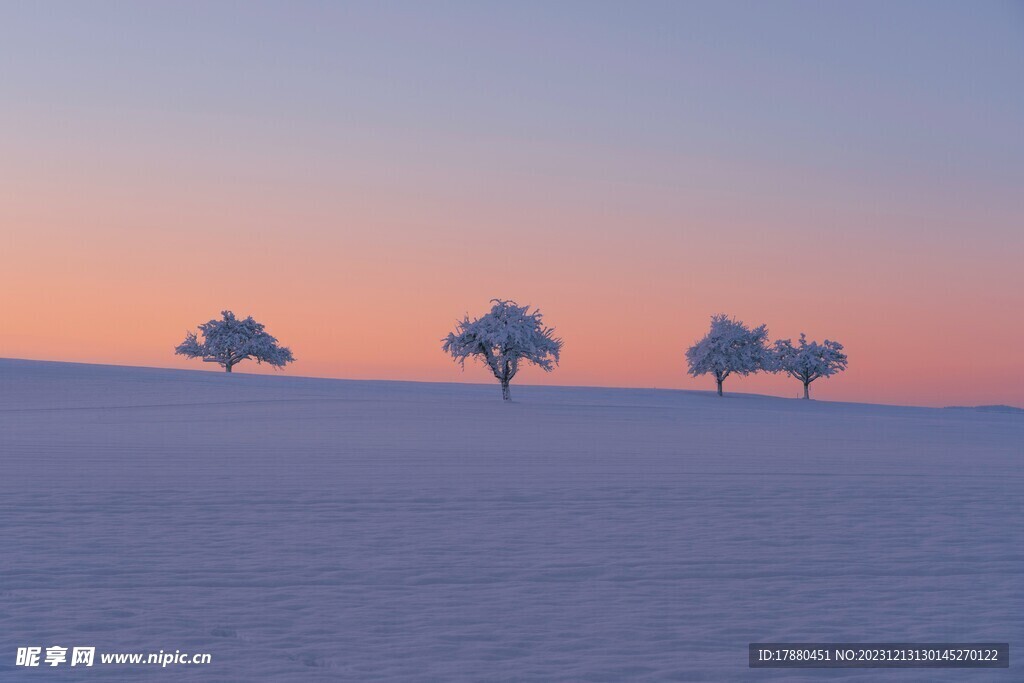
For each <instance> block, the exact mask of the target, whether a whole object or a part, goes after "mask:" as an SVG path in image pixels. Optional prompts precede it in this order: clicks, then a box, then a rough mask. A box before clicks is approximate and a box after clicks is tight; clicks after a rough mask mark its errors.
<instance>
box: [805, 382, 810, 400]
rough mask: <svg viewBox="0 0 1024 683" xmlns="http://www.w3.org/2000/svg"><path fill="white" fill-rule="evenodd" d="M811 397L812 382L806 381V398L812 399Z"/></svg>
mask: <svg viewBox="0 0 1024 683" xmlns="http://www.w3.org/2000/svg"><path fill="white" fill-rule="evenodd" d="M810 398H811V383H810V382H804V400H805V401H806V400H810Z"/></svg>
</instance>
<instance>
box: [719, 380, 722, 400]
mask: <svg viewBox="0 0 1024 683" xmlns="http://www.w3.org/2000/svg"><path fill="white" fill-rule="evenodd" d="M718 395H719V396H721V395H722V380H718Z"/></svg>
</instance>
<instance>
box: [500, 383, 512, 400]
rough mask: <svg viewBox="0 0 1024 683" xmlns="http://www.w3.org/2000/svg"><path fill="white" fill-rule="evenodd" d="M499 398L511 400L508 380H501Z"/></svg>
mask: <svg viewBox="0 0 1024 683" xmlns="http://www.w3.org/2000/svg"><path fill="white" fill-rule="evenodd" d="M501 398H502V400H503V401H511V400H512V393H511V392H510V391H509V390H508V380H507V379H503V380H501Z"/></svg>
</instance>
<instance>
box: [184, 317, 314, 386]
mask: <svg viewBox="0 0 1024 683" xmlns="http://www.w3.org/2000/svg"><path fill="white" fill-rule="evenodd" d="M221 316H223V317H222V318H221V319H220V320H217V319H216V318H215V319H213V320H210V321H208V322H205V323H203V324H202V325H200V326H199V332H200V334H202V336H203V339H202V340H201V341H200V339H199V337H198V335H196V333H195V332H189V333H188V334H186V335H185V341H183V342H181V343H180V344H178V346H177V347H175V349H174V353H176V354H178V355H180V356H187V357H188V358H202V359H203V361H205V362H207V363H219V364H220V365H221V366H223V367H224V371H225V372H231V368H232V367H234V366H235V365H237V364H238V363H240V362H241V361H243V360H254V361H256V362H257V363H268V364H270V365H273V366H274V367H275V368H283V367H284V366H285V365H286V364H288V363H291V362H292V361H294V360H295V358H294V357H293V356H292V352H291V349H289V348H288V347H285V346H278V344H277V339H276V338H275V337H273V336H271V335H270V334H268V333H267V332H266V331H265V330H264V328H263V325H262V324H261V323H258V322H256V321H255V320H253V319H252V316H249V317H248V318H246V319H245V320H239V319H238V318H236V317H235V314H234V313H232V312H231V311H221Z"/></svg>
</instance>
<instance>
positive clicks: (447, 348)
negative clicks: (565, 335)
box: [441, 299, 562, 401]
mask: <svg viewBox="0 0 1024 683" xmlns="http://www.w3.org/2000/svg"><path fill="white" fill-rule="evenodd" d="M491 303H492V304H493V306H491V312H490V313H487V314H486V315H484V316H483V317H481V318H478V319H476V320H470V319H469V316H466V317H465V318H463V320H462V321H461V322H458V323H456V325H455V331H454V332H452V333H450V334H449V335H448V336H447V337H445V338H444V339H442V340H441V341H443V342H444V345H443V346H442V347H441V348H442V350H443V351H444V352H445V353H449V354H451V356H452V358H453V359H455V361H456V362H458V363H459V365H461V366H462V367H463V368H465V367H466V359H467V358H469V357H470V356H476V357H477V358H479V359H480V360H481V361H482V362H483V363H484V364H485V365H486V366H487V367H488V368H490V370H491V372H492V373H494V377H495V379H497V380H498V381H499V382H500V383H501V396H502V398H503V399H504V400H506V401H508V400H511V395H510V393H509V388H508V385H509V383H510V382H511V381H512V378H513V377H515V376H516V373H517V372H519V365H520V363H522V362H524V361H525V362H528V363H533V364H534V365H536V366H537V367H539V368H541V369H542V370H544V371H545V372H551V371H552V370H553V369H554V366H555V365H558V359H559V354H560V353H561V351H562V340H561V339H558V338H557V337H555V330H554V328H551V327H545V326H544V321H543V316H542V315H541V312H540V311H538V310H534V311H533V312H531V311H530V307H529V306H519V305H518V304H516V302H515V301H503V300H501V299H491Z"/></svg>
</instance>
